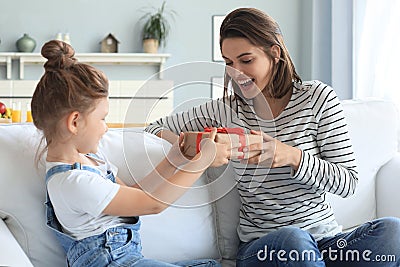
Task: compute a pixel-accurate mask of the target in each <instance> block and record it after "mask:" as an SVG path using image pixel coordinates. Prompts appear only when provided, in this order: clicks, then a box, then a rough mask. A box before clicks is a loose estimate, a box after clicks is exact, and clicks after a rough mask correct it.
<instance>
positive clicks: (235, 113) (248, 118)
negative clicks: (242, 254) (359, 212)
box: [146, 81, 358, 242]
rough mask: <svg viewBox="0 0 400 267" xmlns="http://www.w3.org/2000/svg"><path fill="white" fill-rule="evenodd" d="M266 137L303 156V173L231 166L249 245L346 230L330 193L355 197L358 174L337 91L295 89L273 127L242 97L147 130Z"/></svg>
mask: <svg viewBox="0 0 400 267" xmlns="http://www.w3.org/2000/svg"><path fill="white" fill-rule="evenodd" d="M207 126H212V127H243V128H245V129H246V130H247V131H249V130H250V129H254V130H262V131H263V132H265V133H267V134H268V135H270V136H272V137H274V138H276V139H278V140H280V141H281V142H283V143H285V144H287V145H290V146H293V147H297V148H299V149H300V150H301V151H302V156H301V162H300V166H299V168H298V169H297V171H293V170H292V168H291V167H289V166H284V167H279V168H268V167H260V166H256V165H244V164H241V163H240V162H239V161H232V165H233V167H234V169H235V173H236V179H237V182H238V183H237V188H238V191H239V195H240V199H241V203H242V205H241V209H240V220H239V226H238V234H239V238H240V240H241V241H243V242H248V241H250V240H253V239H256V238H259V237H261V236H264V235H265V234H268V233H270V232H271V231H274V230H277V229H279V228H281V227H284V226H295V227H299V228H301V229H304V230H307V231H309V232H310V233H311V234H312V235H313V236H314V238H315V239H316V240H319V239H321V238H323V237H326V236H332V235H335V234H336V233H338V232H340V231H341V227H340V226H339V225H338V224H337V222H336V220H335V218H334V214H333V210H332V207H331V205H330V204H329V203H328V202H327V201H326V192H329V193H333V194H336V195H339V196H342V197H348V196H350V195H352V194H353V193H354V190H355V188H356V185H357V182H358V173H357V168H356V162H355V157H354V153H353V148H352V144H351V142H350V139H349V134H348V130H347V125H346V120H345V117H344V112H343V109H342V107H341V104H340V102H339V99H338V97H337V96H336V94H335V92H334V91H333V89H332V88H331V87H330V86H328V85H326V84H323V83H321V82H320V81H310V82H303V83H302V84H296V83H295V84H294V86H293V93H292V96H291V99H290V101H289V103H288V105H287V106H286V108H285V109H284V110H283V111H282V112H281V114H279V116H277V117H276V118H274V119H272V120H263V119H261V118H259V117H258V116H257V115H256V114H255V113H254V112H253V109H252V105H251V102H250V103H248V104H246V103H245V102H244V101H243V100H241V99H240V98H239V97H233V96H228V97H227V98H226V99H225V101H222V99H219V100H212V101H209V102H207V103H205V104H202V105H200V106H197V107H193V108H192V109H191V110H188V111H186V112H181V113H177V114H173V115H171V116H168V117H165V118H162V119H160V120H158V121H156V122H154V123H152V124H150V125H149V126H148V127H147V128H146V131H148V132H151V133H153V134H157V133H158V132H159V131H161V130H163V129H168V130H170V131H172V132H174V133H176V134H178V133H179V132H181V131H182V132H185V131H202V130H203V129H204V127H207Z"/></svg>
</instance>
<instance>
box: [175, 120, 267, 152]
mask: <svg viewBox="0 0 400 267" xmlns="http://www.w3.org/2000/svg"><path fill="white" fill-rule="evenodd" d="M211 129H212V128H209V127H207V128H205V129H204V132H185V133H184V139H183V141H184V144H183V153H184V154H185V155H187V156H190V157H193V156H195V155H196V154H197V153H199V152H200V142H201V140H202V139H203V138H208V137H209V136H210V132H211ZM215 142H217V143H221V144H236V143H240V144H241V146H240V147H238V148H237V150H238V151H239V152H241V151H243V148H244V147H245V146H248V145H251V144H254V143H262V142H263V138H262V136H260V135H254V134H245V131H244V129H243V128H217V135H216V137H215ZM258 154H260V151H251V152H249V157H250V158H251V157H253V156H255V155H258ZM241 158H243V157H241V156H240V157H238V159H241Z"/></svg>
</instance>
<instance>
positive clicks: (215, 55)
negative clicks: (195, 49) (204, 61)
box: [212, 15, 225, 62]
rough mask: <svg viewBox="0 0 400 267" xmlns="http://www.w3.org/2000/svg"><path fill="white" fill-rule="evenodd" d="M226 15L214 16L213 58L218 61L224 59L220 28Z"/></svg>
mask: <svg viewBox="0 0 400 267" xmlns="http://www.w3.org/2000/svg"><path fill="white" fill-rule="evenodd" d="M224 18H225V15H214V16H212V34H213V36H212V60H213V61H216V62H222V61H224V59H223V57H222V55H221V50H220V48H219V30H220V27H221V24H222V21H223V20H224Z"/></svg>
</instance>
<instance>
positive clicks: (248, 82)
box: [221, 37, 272, 99]
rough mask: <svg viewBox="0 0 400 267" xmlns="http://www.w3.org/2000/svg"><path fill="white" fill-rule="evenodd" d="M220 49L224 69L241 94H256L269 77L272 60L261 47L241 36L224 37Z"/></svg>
mask: <svg viewBox="0 0 400 267" xmlns="http://www.w3.org/2000/svg"><path fill="white" fill-rule="evenodd" d="M221 51H222V57H223V58H224V59H225V63H226V66H227V68H226V71H227V73H228V75H229V76H230V77H231V78H232V80H233V82H235V83H236V84H237V85H238V87H239V88H240V90H241V92H242V94H243V96H244V97H245V98H247V99H252V98H254V97H255V96H257V95H258V94H259V93H260V92H261V91H262V90H263V89H264V88H265V87H266V85H267V84H268V81H269V79H270V77H271V68H272V65H271V64H272V60H271V59H270V58H269V57H268V56H267V55H266V54H265V52H264V51H263V50H262V48H261V47H257V46H255V45H253V44H251V43H250V42H249V41H248V40H247V39H246V38H241V37H232V38H226V39H224V40H223V41H222V46H221Z"/></svg>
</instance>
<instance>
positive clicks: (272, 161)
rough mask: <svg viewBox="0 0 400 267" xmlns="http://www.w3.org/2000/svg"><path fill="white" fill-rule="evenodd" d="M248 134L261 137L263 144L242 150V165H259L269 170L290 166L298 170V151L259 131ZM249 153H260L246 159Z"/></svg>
mask: <svg viewBox="0 0 400 267" xmlns="http://www.w3.org/2000/svg"><path fill="white" fill-rule="evenodd" d="M250 133H251V134H257V135H262V137H263V140H264V142H263V143H262V144H260V143H258V144H252V145H250V146H248V147H245V148H244V149H243V152H245V156H244V158H245V159H244V160H242V161H241V162H242V163H244V164H255V165H258V164H260V163H261V164H262V165H264V166H268V167H271V168H277V167H282V166H291V167H292V168H293V169H294V170H297V169H298V167H299V165H300V160H301V150H300V149H298V148H295V147H292V146H289V145H286V144H284V143H282V142H281V141H279V140H277V139H275V138H272V137H271V136H269V135H267V134H266V133H264V132H261V131H254V130H251V131H250ZM250 151H261V153H260V154H258V155H256V156H254V157H251V158H248V153H249V152H250ZM246 156H247V157H246Z"/></svg>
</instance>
